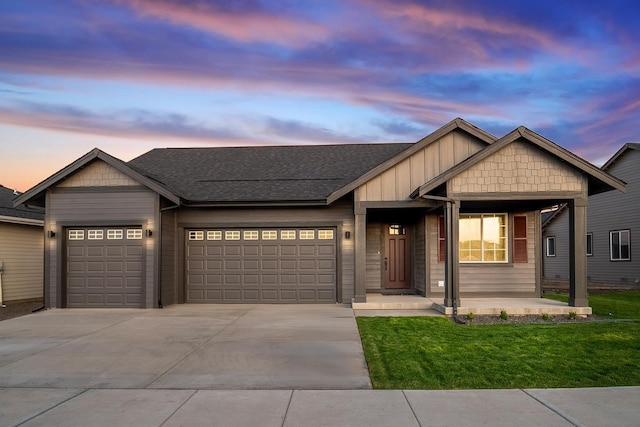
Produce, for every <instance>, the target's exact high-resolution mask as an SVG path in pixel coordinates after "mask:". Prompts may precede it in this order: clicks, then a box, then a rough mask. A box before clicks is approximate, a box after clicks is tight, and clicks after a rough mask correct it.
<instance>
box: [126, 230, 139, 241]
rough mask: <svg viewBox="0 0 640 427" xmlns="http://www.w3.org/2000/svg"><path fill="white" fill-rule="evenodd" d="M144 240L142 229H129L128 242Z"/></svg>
mask: <svg viewBox="0 0 640 427" xmlns="http://www.w3.org/2000/svg"><path fill="white" fill-rule="evenodd" d="M140 239H142V229H141V228H129V229H127V240H140Z"/></svg>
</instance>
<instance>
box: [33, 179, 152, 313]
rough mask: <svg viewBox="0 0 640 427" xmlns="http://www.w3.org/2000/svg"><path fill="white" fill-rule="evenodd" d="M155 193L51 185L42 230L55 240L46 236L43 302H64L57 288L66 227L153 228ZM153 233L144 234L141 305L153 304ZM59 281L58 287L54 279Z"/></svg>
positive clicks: (63, 284) (58, 305)
mask: <svg viewBox="0 0 640 427" xmlns="http://www.w3.org/2000/svg"><path fill="white" fill-rule="evenodd" d="M158 198H159V196H158V195H157V193H155V192H153V191H150V190H146V189H143V188H138V187H135V188H134V187H102V188H100V189H95V190H93V189H91V188H86V187H83V188H60V189H58V188H54V189H52V190H49V194H48V196H47V206H48V208H47V217H46V219H45V229H46V230H52V231H55V232H56V238H55V239H47V240H49V242H47V243H46V244H45V248H46V250H47V252H48V261H49V262H48V266H49V271H48V272H47V273H48V284H47V287H48V289H49V292H48V298H49V300H48V301H47V305H48V306H51V307H62V306H63V304H64V301H59V300H58V298H59V297H60V296H61V295H62V293H61V292H57V290H60V291H61V290H62V288H63V287H64V286H65V282H64V277H63V274H59V271H60V270H58V269H59V268H62V269H63V270H62V271H60V273H63V272H64V265H63V262H64V261H63V258H64V249H63V246H62V245H63V242H64V241H65V236H64V233H65V232H66V229H67V228H68V227H73V226H91V225H103V226H108V225H131V226H142V227H143V228H145V229H151V230H155V227H156V212H157V206H158ZM157 234H158V233H154V237H153V238H147V237H145V245H144V251H145V252H144V262H145V285H144V291H145V307H148V308H150V307H154V305H155V295H154V294H155V280H156V275H157V274H156V268H155V266H156V263H155V245H156V239H157V237H156V236H157ZM59 280H62V283H60V287H58V281H59Z"/></svg>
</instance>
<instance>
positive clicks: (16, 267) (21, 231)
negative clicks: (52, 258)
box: [0, 222, 44, 302]
mask: <svg viewBox="0 0 640 427" xmlns="http://www.w3.org/2000/svg"><path fill="white" fill-rule="evenodd" d="M43 245H44V232H43V231H42V226H39V225H24V224H13V223H4V222H0V264H2V265H3V268H4V271H3V272H2V273H1V274H2V301H3V302H9V301H19V300H27V299H37V298H42V290H43V274H44V265H43V254H44V252H43Z"/></svg>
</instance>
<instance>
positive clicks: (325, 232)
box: [318, 229, 334, 240]
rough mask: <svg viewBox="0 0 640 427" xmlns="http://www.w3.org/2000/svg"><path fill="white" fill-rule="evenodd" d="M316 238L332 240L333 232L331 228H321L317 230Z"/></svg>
mask: <svg viewBox="0 0 640 427" xmlns="http://www.w3.org/2000/svg"><path fill="white" fill-rule="evenodd" d="M318 239H319V240H333V239H334V234H333V230H332V229H322V230H318Z"/></svg>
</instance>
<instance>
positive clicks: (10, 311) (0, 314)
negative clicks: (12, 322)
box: [0, 300, 42, 320]
mask: <svg viewBox="0 0 640 427" xmlns="http://www.w3.org/2000/svg"><path fill="white" fill-rule="evenodd" d="M40 307H42V300H30V301H18V302H6V303H5V307H0V320H7V319H13V318H14V317H20V316H25V315H27V314H31V313H33V310H37V309H38V308H40Z"/></svg>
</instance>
